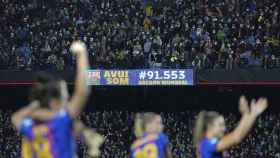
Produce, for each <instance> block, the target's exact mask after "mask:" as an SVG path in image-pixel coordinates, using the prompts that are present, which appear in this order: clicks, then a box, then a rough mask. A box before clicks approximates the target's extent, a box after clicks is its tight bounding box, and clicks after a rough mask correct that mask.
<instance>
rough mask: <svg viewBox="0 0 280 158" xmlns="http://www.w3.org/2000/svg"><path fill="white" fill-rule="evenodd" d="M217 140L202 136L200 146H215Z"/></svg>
mask: <svg viewBox="0 0 280 158" xmlns="http://www.w3.org/2000/svg"><path fill="white" fill-rule="evenodd" d="M218 142H219V139H218V138H211V139H209V138H203V139H202V140H201V141H200V147H201V148H207V147H211V146H215V145H216V144H217V143H218Z"/></svg>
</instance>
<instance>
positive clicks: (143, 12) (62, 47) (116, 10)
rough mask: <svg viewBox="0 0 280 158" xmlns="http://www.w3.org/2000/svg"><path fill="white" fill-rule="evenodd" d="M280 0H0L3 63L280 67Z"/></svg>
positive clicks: (41, 67) (18, 65)
mask: <svg viewBox="0 0 280 158" xmlns="http://www.w3.org/2000/svg"><path fill="white" fill-rule="evenodd" d="M279 6H280V1H277V0H266V1H256V0H172V1H170V0H130V1H128V0H79V1H78V0H60V1H56V0H41V1H36V0H21V1H17V0H0V15H1V16H0V24H1V30H0V42H1V44H0V69H10V70H14V69H17V70H38V69H39V70H69V69H70V70H71V69H73V67H74V66H73V65H74V64H75V60H74V59H73V58H72V55H71V53H69V49H68V48H69V45H70V43H71V41H73V40H74V39H80V40H82V41H84V42H86V43H87V45H88V49H89V54H90V55H89V58H90V61H91V66H92V67H94V68H114V69H118V68H119V69H123V68H186V67H195V68H197V69H227V70H232V69H236V68H248V67H262V68H265V69H268V68H277V67H279V65H280V64H279V63H280V62H279V54H280V49H279V47H280V46H279V39H280V31H279V30H280V25H279V21H280V18H279V16H280V15H279Z"/></svg>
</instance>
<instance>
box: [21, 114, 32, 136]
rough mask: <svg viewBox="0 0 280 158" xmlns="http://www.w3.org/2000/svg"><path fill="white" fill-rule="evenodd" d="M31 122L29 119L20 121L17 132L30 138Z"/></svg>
mask: <svg viewBox="0 0 280 158" xmlns="http://www.w3.org/2000/svg"><path fill="white" fill-rule="evenodd" d="M32 127H33V120H32V119H31V118H25V119H23V120H22V122H21V125H20V129H19V132H20V134H22V135H23V136H25V137H27V138H31V136H32Z"/></svg>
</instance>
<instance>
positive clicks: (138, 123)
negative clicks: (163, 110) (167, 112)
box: [134, 112, 158, 138]
mask: <svg viewBox="0 0 280 158" xmlns="http://www.w3.org/2000/svg"><path fill="white" fill-rule="evenodd" d="M157 115H158V114H156V113H153V112H147V113H138V114H136V117H135V122H134V134H135V136H136V137H137V138H139V137H141V136H142V135H143V133H144V132H145V128H146V125H147V124H148V123H149V122H151V121H152V120H154V119H155V117H156V116H157Z"/></svg>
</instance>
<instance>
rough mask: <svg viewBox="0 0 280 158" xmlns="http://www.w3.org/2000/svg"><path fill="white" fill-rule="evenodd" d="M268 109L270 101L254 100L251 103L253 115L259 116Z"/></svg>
mask: <svg viewBox="0 0 280 158" xmlns="http://www.w3.org/2000/svg"><path fill="white" fill-rule="evenodd" d="M267 107H268V101H267V99H266V98H260V99H258V100H257V101H255V100H253V101H252V102H251V114H252V115H254V116H259V115H260V114H262V113H263V112H264V111H265V110H266V109H267Z"/></svg>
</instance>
